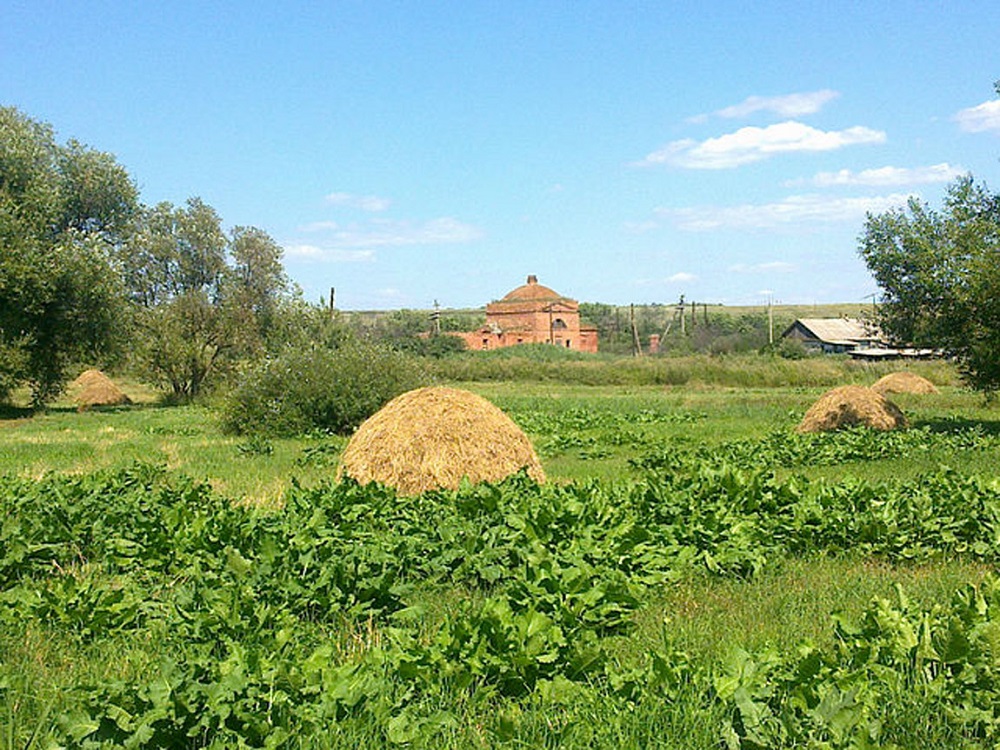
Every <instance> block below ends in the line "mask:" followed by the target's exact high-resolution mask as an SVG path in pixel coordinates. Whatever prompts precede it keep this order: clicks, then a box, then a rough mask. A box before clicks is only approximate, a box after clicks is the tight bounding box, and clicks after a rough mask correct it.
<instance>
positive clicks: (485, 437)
mask: <svg viewBox="0 0 1000 750" xmlns="http://www.w3.org/2000/svg"><path fill="white" fill-rule="evenodd" d="M524 468H526V469H527V470H528V474H529V475H530V476H531V477H533V478H534V479H535V480H537V481H539V482H542V481H545V473H544V472H543V471H542V466H541V464H540V463H539V462H538V456H537V455H536V454H535V450H534V448H532V447H531V442H530V441H529V440H528V437H527V436H526V435H525V434H524V433H523V432H522V431H521V429H520V428H519V427H518V426H517V425H516V424H514V423H513V422H512V421H511V419H510V417H508V416H507V415H506V414H504V413H503V412H502V411H500V409H498V408H497V407H495V406H494V405H493V404H491V403H490V402H489V401H487V400H486V399H484V398H482V397H480V396H477V395H476V394H474V393H469V392H468V391H462V390H458V389H455V388H441V387H430V388H418V389H417V390H414V391H409V392H407V393H404V394H403V395H401V396H397V397H396V398H394V399H393V400H392V401H390V402H389V403H388V404H386V405H385V406H384V407H382V409H381V410H380V411H378V412H377V413H376V414H374V415H372V416H371V417H369V418H368V419H367V420H366V421H365V422H364V423H363V424H362V425H361V426H360V427H359V428H358V431H357V432H356V433H355V434H354V437H352V438H351V440H350V442H349V443H348V444H347V448H345V449H344V453H343V455H342V456H341V462H340V469H339V470H338V473H339V474H346V475H347V476H349V477H352V478H354V479H356V480H357V481H358V482H361V483H362V484H367V483H369V482H379V483H381V484H386V485H389V486H391V487H395V488H396V490H397V491H398V492H399V493H400V494H402V495H417V494H420V493H421V492H424V491H425V490H430V489H437V488H447V489H455V488H457V487H458V486H459V483H460V482H461V481H462V478H463V477H465V478H468V479H469V480H470V481H472V482H495V481H499V480H501V479H503V478H505V477H508V476H510V475H511V474H515V473H517V472H518V471H520V470H521V469H524Z"/></svg>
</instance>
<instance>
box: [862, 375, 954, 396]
mask: <svg viewBox="0 0 1000 750" xmlns="http://www.w3.org/2000/svg"><path fill="white" fill-rule="evenodd" d="M872 390H873V391H875V392H876V393H881V394H882V395H885V394H887V393H919V394H927V393H938V389H937V386H935V385H934V384H933V383H932V382H931V381H929V380H928V379H927V378H922V377H920V376H919V375H915V374H914V373H912V372H894V373H891V374H890V375H886V376H885V377H884V378H880V379H879V380H878V381H877V382H876V383H875V385H873V386H872Z"/></svg>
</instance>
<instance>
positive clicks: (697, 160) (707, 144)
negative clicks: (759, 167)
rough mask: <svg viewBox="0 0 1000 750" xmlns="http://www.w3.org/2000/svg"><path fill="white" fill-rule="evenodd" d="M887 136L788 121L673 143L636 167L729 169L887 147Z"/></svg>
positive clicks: (863, 129)
mask: <svg viewBox="0 0 1000 750" xmlns="http://www.w3.org/2000/svg"><path fill="white" fill-rule="evenodd" d="M885 139H886V136H885V133H884V132H883V131H880V130H872V129H871V128H866V127H863V126H860V125H859V126H855V127H852V128H847V129H846V130H818V129H817V128H814V127H811V126H809V125H805V124H803V123H801V122H795V121H794V120H788V121H786V122H780V123H777V124H775V125H768V126H767V127H764V128H759V127H745V128H740V129H739V130H737V131H736V132H734V133H727V134H725V135H722V136H719V137H718V138H709V139H707V140H704V141H701V142H698V141H694V140H691V139H684V140H679V141H673V142H672V143H669V144H667V145H666V146H665V147H664V148H662V149H660V150H659V151H654V152H652V153H650V154H648V155H647V156H646V157H645V158H644V159H643V160H642V161H640V162H638V163H637V166H654V165H657V164H670V165H673V166H678V167H686V168H688V169H728V168H731V167H738V166H740V165H742V164H750V163H752V162H757V161H761V160H763V159H768V158H770V157H772V156H775V155H776V154H782V153H795V152H802V151H807V152H811V151H833V150H835V149H838V148H843V147H845V146H853V145H858V144H866V143H884V142H885Z"/></svg>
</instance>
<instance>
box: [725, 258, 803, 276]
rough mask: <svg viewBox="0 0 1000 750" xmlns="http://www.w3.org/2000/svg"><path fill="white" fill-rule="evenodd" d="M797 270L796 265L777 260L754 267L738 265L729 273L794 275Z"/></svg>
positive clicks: (732, 267)
mask: <svg viewBox="0 0 1000 750" xmlns="http://www.w3.org/2000/svg"><path fill="white" fill-rule="evenodd" d="M796 270H798V269H797V267H796V266H795V264H794V263H786V262H784V261H781V260H775V261H771V262H769V263H757V264H754V265H748V264H746V263H737V264H736V265H735V266H730V267H729V271H730V272H731V273H792V272H793V271H796Z"/></svg>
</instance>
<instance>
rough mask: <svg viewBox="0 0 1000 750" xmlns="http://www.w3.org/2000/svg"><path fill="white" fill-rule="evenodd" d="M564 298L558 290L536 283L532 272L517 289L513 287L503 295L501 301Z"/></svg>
mask: <svg viewBox="0 0 1000 750" xmlns="http://www.w3.org/2000/svg"><path fill="white" fill-rule="evenodd" d="M559 299H564V297H563V296H562V295H561V294H559V293H558V292H556V291H554V290H552V289H549V288H548V287H547V286H542V285H541V284H539V283H538V277H537V276H535V275H534V274H532V275H531V276H529V277H528V281H527V283H525V284H522V285H521V286H519V287H518V288H517V289H514V290H512V291H510V292H508V293H507V294H505V295H504V297H503V299H502V300H500V301H501V302H513V301H515V300H516V301H518V302H520V301H522V300H559Z"/></svg>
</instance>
